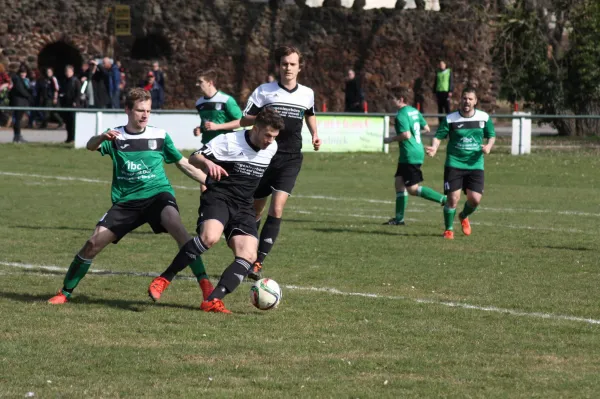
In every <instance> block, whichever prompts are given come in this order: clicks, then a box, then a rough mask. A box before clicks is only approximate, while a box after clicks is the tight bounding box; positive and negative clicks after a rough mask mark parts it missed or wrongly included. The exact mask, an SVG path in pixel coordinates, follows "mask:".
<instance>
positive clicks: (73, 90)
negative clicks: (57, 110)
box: [60, 76, 81, 108]
mask: <svg viewBox="0 0 600 399" xmlns="http://www.w3.org/2000/svg"><path fill="white" fill-rule="evenodd" d="M80 90H81V82H80V81H79V79H77V78H76V77H75V76H71V77H70V78H68V79H67V80H65V83H64V85H63V87H62V88H61V93H60V104H61V105H62V106H63V107H64V108H79V107H80V106H81V95H80V93H79V91H80Z"/></svg>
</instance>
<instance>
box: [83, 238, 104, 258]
mask: <svg viewBox="0 0 600 399" xmlns="http://www.w3.org/2000/svg"><path fill="white" fill-rule="evenodd" d="M103 248H104V246H103V245H101V244H100V243H99V242H98V240H97V239H96V237H91V238H90V239H89V240H87V241H86V242H85V244H84V245H83V248H82V249H81V255H82V257H83V258H85V259H92V258H93V257H95V256H96V255H98V254H99V253H100V251H102V249H103Z"/></svg>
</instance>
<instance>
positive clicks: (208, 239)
mask: <svg viewBox="0 0 600 399" xmlns="http://www.w3.org/2000/svg"><path fill="white" fill-rule="evenodd" d="M220 238H221V234H215V233H213V232H205V231H203V232H202V234H201V235H200V239H201V240H202V242H203V243H204V245H205V246H206V247H207V249H208V248H210V247H212V246H213V245H215V244H216V243H217V242H219V239H220Z"/></svg>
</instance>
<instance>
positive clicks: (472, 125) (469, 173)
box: [426, 88, 496, 240]
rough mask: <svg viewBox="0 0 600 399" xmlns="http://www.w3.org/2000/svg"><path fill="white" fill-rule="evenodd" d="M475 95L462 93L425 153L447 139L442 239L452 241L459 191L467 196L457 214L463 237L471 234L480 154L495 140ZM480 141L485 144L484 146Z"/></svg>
mask: <svg viewBox="0 0 600 399" xmlns="http://www.w3.org/2000/svg"><path fill="white" fill-rule="evenodd" d="M476 105H477V94H476V93H475V89H473V88H466V89H464V90H463V91H462V94H461V100H460V110H458V111H456V112H453V113H451V114H449V115H447V116H446V118H444V119H443V120H442V123H441V124H440V126H439V127H438V130H437V132H436V133H435V137H434V138H433V142H432V144H431V147H427V148H426V150H427V154H428V155H429V156H432V157H433V156H435V154H436V152H437V149H438V147H439V146H440V142H441V141H440V140H442V139H445V138H446V137H448V148H447V149H446V164H445V168H444V191H445V193H446V194H447V195H448V202H447V203H446V206H445V207H444V223H445V226H446V228H445V231H444V238H447V239H450V240H452V239H454V231H453V227H452V226H453V224H454V215H455V214H456V206H457V205H458V201H459V200H460V190H461V189H462V190H463V191H464V192H465V194H466V195H467V201H466V202H465V206H464V208H463V210H462V212H461V213H460V214H459V215H458V218H459V219H460V223H461V225H462V231H463V233H464V234H465V235H467V236H468V235H470V234H471V224H470V222H469V215H471V214H472V213H473V212H475V210H476V209H477V207H478V206H479V203H480V202H481V197H482V196H483V186H484V175H483V155H484V154H486V155H487V154H489V153H490V151H491V150H492V147H493V146H494V142H495V141H496V132H495V131H494V124H493V122H492V118H491V117H490V116H489V115H488V114H487V113H486V112H483V111H480V110H478V109H476V108H475V106H476ZM484 139H487V143H486V144H484V143H483V141H484Z"/></svg>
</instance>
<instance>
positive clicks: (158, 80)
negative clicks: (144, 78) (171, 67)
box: [152, 69, 165, 90]
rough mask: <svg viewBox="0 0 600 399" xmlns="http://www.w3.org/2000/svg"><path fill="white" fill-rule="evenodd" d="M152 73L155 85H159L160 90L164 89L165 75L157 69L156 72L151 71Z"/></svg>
mask: <svg viewBox="0 0 600 399" xmlns="http://www.w3.org/2000/svg"><path fill="white" fill-rule="evenodd" d="M152 73H153V74H154V78H155V79H156V83H158V84H159V85H160V87H162V89H163V90H164V89H165V74H164V72H163V71H161V70H160V69H159V70H158V71H152Z"/></svg>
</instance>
